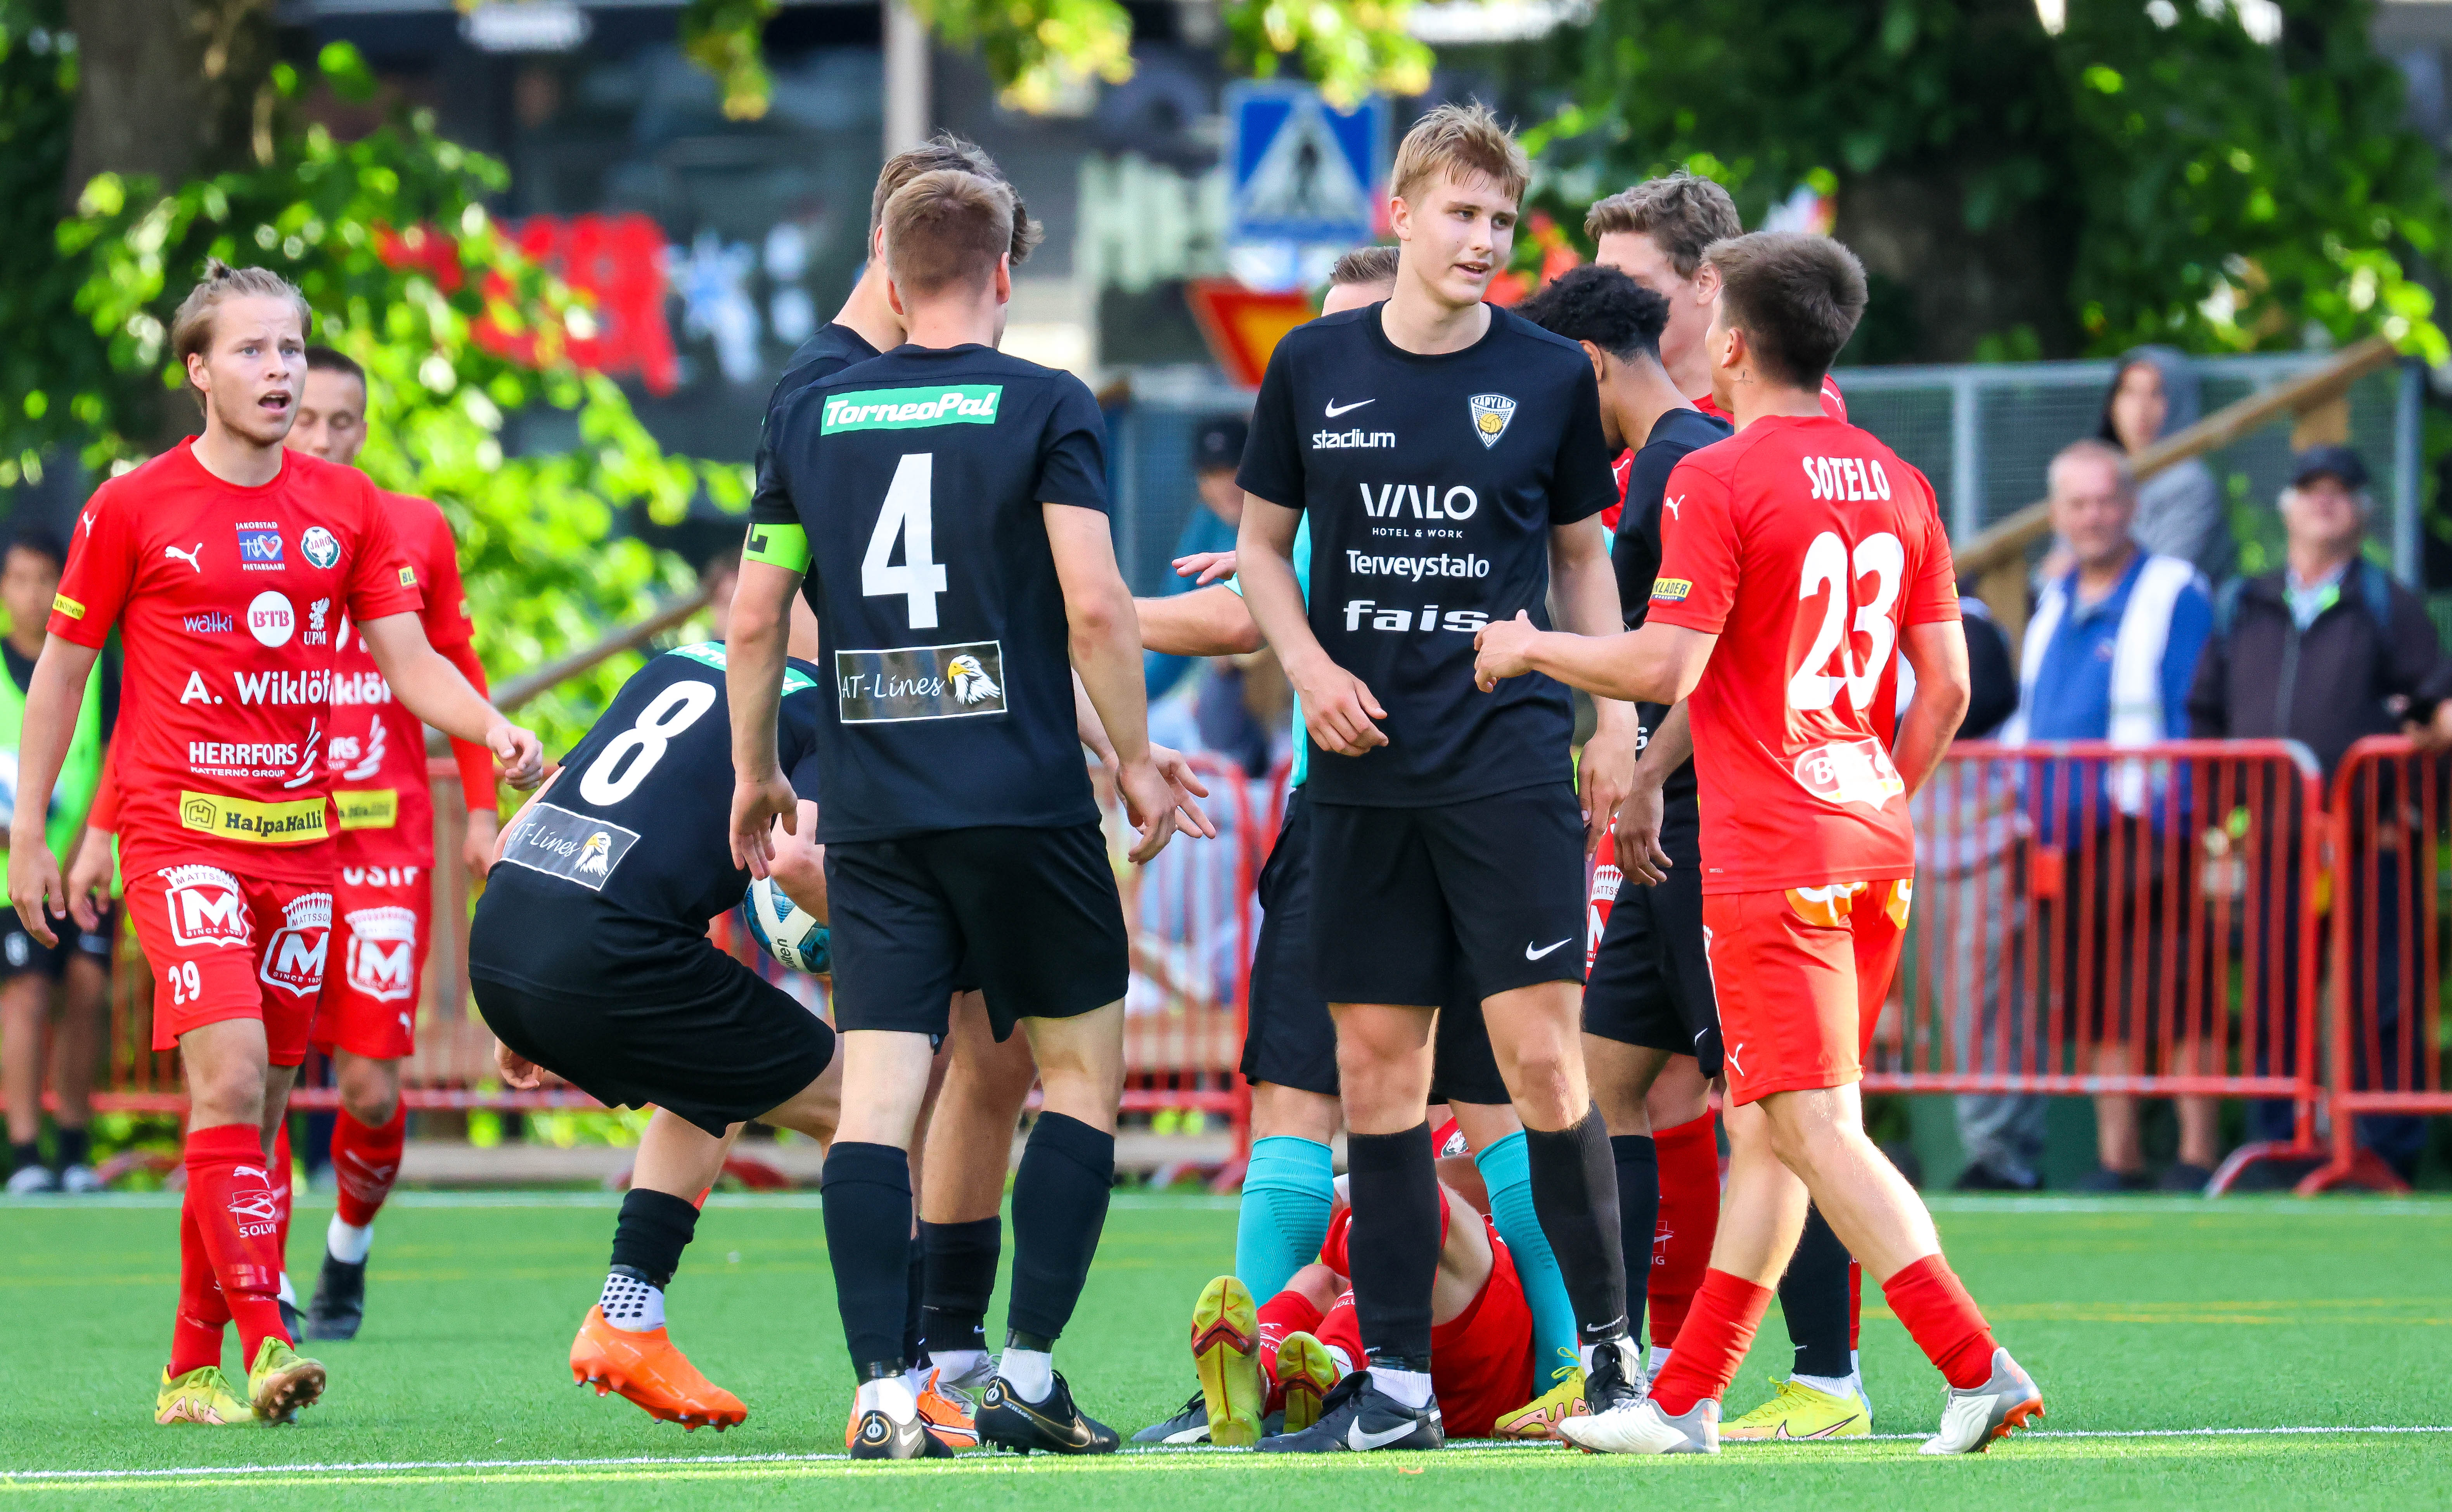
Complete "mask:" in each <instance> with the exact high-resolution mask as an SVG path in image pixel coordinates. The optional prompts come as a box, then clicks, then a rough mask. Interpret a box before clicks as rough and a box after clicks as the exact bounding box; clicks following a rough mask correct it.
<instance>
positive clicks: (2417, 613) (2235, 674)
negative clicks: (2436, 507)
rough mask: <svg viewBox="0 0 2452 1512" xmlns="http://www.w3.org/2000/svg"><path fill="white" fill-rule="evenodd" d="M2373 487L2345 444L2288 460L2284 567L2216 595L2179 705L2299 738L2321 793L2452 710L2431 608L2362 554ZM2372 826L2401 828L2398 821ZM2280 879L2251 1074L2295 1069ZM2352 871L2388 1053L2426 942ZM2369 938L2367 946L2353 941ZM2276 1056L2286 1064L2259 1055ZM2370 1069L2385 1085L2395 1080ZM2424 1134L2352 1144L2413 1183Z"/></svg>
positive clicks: (2386, 895) (2368, 974)
mask: <svg viewBox="0 0 2452 1512" xmlns="http://www.w3.org/2000/svg"><path fill="white" fill-rule="evenodd" d="M2367 481H2368V480H2367V469H2366V464H2365V463H2364V462H2363V461H2360V459H2359V454H2358V453H2357V452H2354V451H2352V450H2351V449H2350V448H2348V447H2347V446H2314V447H2310V448H2309V449H2307V450H2306V451H2304V452H2302V453H2300V454H2299V456H2298V458H2297V459H2296V461H2294V462H2293V463H2292V465H2291V470H2290V486H2289V487H2287V488H2285V489H2284V490H2283V492H2282V528H2283V531H2284V536H2285V538H2286V540H2287V547H2286V558H2285V562H2286V564H2285V565H2284V567H2283V569H2282V570H2281V571H2280V572H2275V573H2267V574H2265V575H2264V576H2263V577H2260V578H2243V579H2235V580H2233V581H2232V582H2230V583H2228V584H2225V587H2224V589H2223V593H2222V596H2221V598H2220V599H2219V600H2218V601H2217V606H2216V613H2215V624H2216V629H2215V634H2214V638H2213V640H2212V642H2211V643H2210V644H2209V645H2208V646H2207V647H2206V649H2205V659H2204V661H2203V663H2202V664H2201V665H2200V666H2199V667H2198V669H2197V679H2196V685H2195V687H2194V688H2193V689H2192V690H2191V691H2190V693H2189V695H2188V722H2189V726H2190V728H2191V729H2192V730H2193V731H2194V732H2195V733H2196V734H2197V735H2199V736H2205V737H2206V738H2211V739H2231V740H2248V739H2267V740H2271V739H2289V740H2297V741H2300V742H2301V743H2303V744H2304V745H2305V746H2306V747H2307V749H2308V750H2310V751H2312V752H2314V753H2315V756H2316V761H2317V763H2318V765H2320V766H2322V767H2323V771H2324V776H2325V777H2326V779H2327V781H2328V782H2329V779H2330V778H2331V777H2332V775H2333V772H2334V769H2335V768H2337V767H2338V766H2340V765H2341V761H2342V757H2343V754H2344V753H2346V752H2347V751H2348V750H2349V748H2350V745H2351V742H2353V741H2355V740H2357V739H2359V738H2360V737H2362V736H2370V735H2390V734H2395V733H2397V732H2399V731H2400V730H2401V729H2402V727H2403V721H2404V720H2405V719H2407V718H2408V717H2410V716H2412V715H2413V714H2425V713H2427V712H2429V711H2430V710H2432V711H2433V712H2434V713H2435V714H2436V715H2438V717H2440V718H2442V721H2443V722H2444V723H2446V724H2447V725H2452V715H2448V714H2446V711H2447V710H2452V704H2444V703H2443V702H2442V700H2443V699H2444V698H2445V697H2446V695H2452V666H2446V665H2444V664H2443V660H2442V648H2441V646H2440V645H2439V644H2438V642H2437V639H2436V635H2435V625H2434V621H2433V620H2431V619H2429V618H2428V617H2427V613H2426V605H2425V602H2424V601H2423V600H2422V599H2420V598H2419V597H2418V595H2416V594H2415V593H2412V592H2411V591H2410V590H2409V589H2407V588H2405V587H2403V586H2402V585H2401V584H2400V583H2398V582H2395V581H2393V579H2392V577H2391V575H2390V574H2388V573H2386V572H2385V571H2384V570H2383V568H2382V567H2379V566H2377V565H2376V564H2375V563H2373V562H2371V561H2367V560H2364V559H2363V557H2362V556H2361V554H2360V553H2361V549H2362V548H2363V545H2364V544H2365V542H2366V539H2367V520H2368V514H2369V508H2370V501H2369V498H2368V494H2367ZM2360 822H2368V821H2360ZM2372 822H2376V823H2379V824H2391V825H2394V826H2398V827H2403V828H2404V829H2405V827H2406V820H2405V819H2403V818H2400V817H2397V816H2395V817H2378V818H2375V819H2374V820H2373V821H2372ZM2419 838H2421V837H2420V836H2417V835H2407V834H2404V835H2403V840H2404V841H2405V842H2411V843H2414V842H2415V841H2416V840H2418V839H2419ZM2379 843H2380V844H2382V843H2383V840H2382V838H2381V837H2380V841H2379ZM2285 854H2288V853H2286V852H2285ZM2279 870H2280V871H2281V872H2282V873H2283V879H2282V881H2281V883H2280V885H2279V886H2273V885H2272V884H2270V883H2269V882H2267V883H2266V890H2267V892H2268V893H2275V894H2279V895H2278V897H2276V896H2270V895H2261V896H2260V898H2259V904H2260V907H2259V915H2260V921H2261V922H2264V923H2265V924H2266V927H2267V928H2269V929H2271V928H2278V929H2281V930H2282V933H2283V938H2284V942H2285V944H2284V953H2283V964H2282V968H2281V970H2279V971H2272V970H2266V971H2261V972H2249V973H2246V974H2248V975H2249V976H2250V977H2251V979H2252V983H2253V987H2252V991H2253V992H2254V996H2255V1001H2253V1002H2252V1003H2251V1004H2250V1005H2249V1011H2253V1012H2255V1013H2257V1014H2258V1015H2259V1016H2260V1023H2259V1031H2258V1034H2257V1045H2258V1048H2259V1053H2258V1055H2257V1056H2256V1060H2257V1061H2258V1065H2257V1066H2256V1068H2255V1070H2257V1072H2258V1073H2259V1074H2283V1075H2287V1074H2290V1073H2292V1072H2293V1071H2295V1070H2297V1065H2296V1059H2295V1057H2294V1056H2293V1055H2291V1054H2290V1053H2289V1051H2290V1048H2291V1047H2290V1045H2289V1042H2288V1040H2287V1039H2286V1038H2285V1037H2284V1028H2285V1027H2286V1026H2287V1025H2288V1024H2289V1023H2290V1022H2291V1019H2292V1016H2293V1015H2294V1014H2295V1012H2296V1011H2297V1008H2298V1003H2297V992H2296V991H2295V989H2296V984H2297V981H2298V971H2299V959H2298V951H2297V949H2296V946H2297V940H2298V937H2297V934H2296V933H2295V932H2294V931H2291V930H2290V929H2288V928H2286V927H2285V925H2286V921H2290V920H2294V919H2296V918H2297V917H2298V914H2299V909H2300V907H2301V906H2302V900H2301V899H2300V897H2299V895H2298V893H2299V889H2298V877H2297V874H2296V873H2295V872H2294V871H2293V870H2292V869H2291V868H2289V867H2286V866H2285V867H2282V868H2280V869H2279ZM2349 870H2350V873H2351V874H2350V877H2349V885H2348V887H2347V889H2346V891H2347V893H2348V897H2347V900H2346V901H2347V903H2348V906H2349V909H2350V919H2351V928H2352V930H2353V932H2354V933H2353V938H2356V939H2359V940H2360V941H2362V942H2365V941H2366V940H2368V939H2370V938H2371V939H2372V940H2373V942H2374V946H2375V950H2374V960H2373V962H2372V963H2371V964H2372V971H2370V970H2369V967H2370V962H2369V961H2367V960H2366V959H2364V958H2363V957H2364V955H2365V952H2364V950H2363V949H2362V951H2361V956H2362V958H2361V959H2357V960H2353V961H2352V962H2351V963H2350V964H2351V986H2350V1002H2351V1004H2352V1005H2353V1006H2354V1007H2355V1009H2356V1010H2357V1011H2359V1012H2360V1013H2361V1014H2362V1015H2368V1014H2372V1015H2377V1016H2378V1017H2380V1018H2381V1019H2382V1020H2383V1028H2384V1030H2385V1038H2386V1041H2387V1043H2389V1042H2390V1038H2391V1029H2392V1027H2393V1023H2394V1020H2395V1019H2396V1018H2397V1016H2398V1012H2399V1008H2400V999H2401V996H2402V982H2403V977H2402V974H2401V973H2402V972H2404V971H2406V972H2419V971H2420V970H2421V961H2420V959H2419V954H2420V952H2421V951H2422V947H2423V944H2424V941H2423V939H2422V937H2421V935H2422V932H2417V931H2409V932H2404V930H2403V924H2402V910H2403V901H2402V899H2401V897H2400V881H2401V869H2400V868H2399V867H2395V866H2380V867H2372V868H2367V867H2358V868H2351V869H2349ZM2277 902H2278V903H2279V905H2280V906H2279V908H2278V909H2277V908H2276V907H2275V906H2274V905H2275V904H2276V903H2277ZM2370 928H2371V929H2372V930H2373V931H2374V933H2373V934H2372V935H2369V934H2366V933H2360V932H2363V931H2365V930H2368V929H2370ZM2322 937H2323V936H2322V934H2321V933H2320V935H2319V938H2320V939H2321V938H2322ZM2319 952H2320V955H2321V953H2322V947H2321V946H2320V947H2319ZM2419 979H2420V980H2422V979H2423V978H2419ZM2277 1009H2279V1010H2280V1011H2279V1012H2277V1011H2276V1010H2277ZM2358 1022H2359V1023H2360V1024H2361V1025H2362V1026H2363V1024H2364V1023H2365V1022H2367V1019H2366V1018H2364V1017H2362V1018H2361V1019H2360V1020H2358ZM2276 1044H2279V1045H2280V1046H2281V1048H2282V1053H2281V1054H2280V1055H2279V1056H2275V1055H2271V1054H2269V1053H2266V1052H2265V1051H2266V1048H2267V1047H2271V1046H2274V1045H2276ZM2276 1059H2278V1060H2280V1061H2281V1062H2282V1063H2283V1064H2282V1065H2281V1066H2280V1067H2279V1068H2276V1067H2274V1066H2273V1064H2272V1063H2273V1061H2274V1060H2276ZM2379 1070H2382V1071H2383V1073H2384V1074H2385V1075H2387V1076H2390V1075H2392V1074H2394V1070H2395V1069H2394V1068H2391V1067H2383V1068H2379ZM2291 1119H2292V1113H2291V1105H2290V1104H2289V1103H2287V1102H2285V1101H2281V1100H2272V1101H2260V1102H2257V1103H2254V1104H2251V1105H2250V1107H2249V1109H2248V1128H2249V1131H2250V1133H2251V1135H2252V1136H2253V1137H2256V1138H2261V1139H2287V1138H2289V1137H2290V1133H2291ZM2425 1127H2426V1126H2425V1120H2424V1119H2422V1118H2419V1117H2415V1116H2402V1115H2389V1116H2386V1115H2377V1116H2369V1117H2363V1118H2361V1119H2360V1120H2359V1137H2360V1139H2361V1140H2362V1141H2363V1143H2364V1144H2365V1145H2366V1146H2367V1147H2368V1148H2369V1149H2373V1150H2374V1151H2375V1152H2376V1153H2377V1154H2379V1155H2381V1156H2383V1158H2384V1159H2385V1160H2386V1161H2387V1162H2389V1163H2390V1164H2391V1165H2392V1166H2393V1167H2394V1168H2396V1169H2398V1170H2399V1171H2400V1172H2401V1173H2402V1175H2403V1177H2406V1176H2408V1175H2409V1174H2410V1172H2411V1170H2412V1169H2414V1168H2415V1167H2416V1165H2417V1162H2418V1156H2419V1152H2420V1147H2421V1145H2422V1143H2423V1141H2424V1138H2425Z"/></svg>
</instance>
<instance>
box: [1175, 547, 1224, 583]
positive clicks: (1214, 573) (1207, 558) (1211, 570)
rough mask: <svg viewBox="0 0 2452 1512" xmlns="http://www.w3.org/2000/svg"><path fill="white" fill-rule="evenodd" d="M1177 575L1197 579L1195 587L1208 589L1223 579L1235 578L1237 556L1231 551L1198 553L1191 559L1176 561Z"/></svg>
mask: <svg viewBox="0 0 2452 1512" xmlns="http://www.w3.org/2000/svg"><path fill="white" fill-rule="evenodd" d="M1175 575H1176V576H1177V577H1178V578H1191V579H1196V581H1195V582H1194V583H1193V586H1194V587H1196V588H1206V587H1208V586H1209V585H1210V584H1211V583H1213V582H1216V581H1217V580H1218V579H1221V578H1232V577H1233V576H1235V554H1234V553H1233V552H1231V551H1196V552H1194V553H1193V554H1192V555H1191V556H1189V557H1177V558H1176V559H1175Z"/></svg>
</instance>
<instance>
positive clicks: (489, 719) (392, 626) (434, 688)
mask: <svg viewBox="0 0 2452 1512" xmlns="http://www.w3.org/2000/svg"><path fill="white" fill-rule="evenodd" d="M358 635H359V637H360V638H362V639H364V640H365V641H366V652H367V654H368V655H370V656H372V657H373V658H375V667H376V669H377V670H379V671H380V672H382V673H383V675H384V680H385V681H386V682H388V683H390V684H391V691H392V694H393V696H394V697H398V698H399V699H400V701H401V703H402V704H403V705H404V706H405V708H406V709H407V710H408V712H409V713H411V714H413V715H415V716H417V717H419V718H420V719H423V720H425V722H426V723H427V724H430V725H432V726H434V728H436V729H437V730H440V731H442V732H443V733H444V734H445V735H447V736H451V737H452V738H453V739H455V740H466V741H469V742H470V743H472V744H476V745H482V746H484V748H485V749H487V750H488V751H491V752H493V753H494V759H496V760H497V761H500V762H501V763H502V764H503V776H504V778H506V779H507V780H508V781H509V782H510V784H511V786H513V787H515V788H519V789H522V790H525V789H528V788H532V787H534V786H536V785H537V783H538V782H540V781H542V780H543V779H544V746H543V745H542V744H540V743H539V742H538V740H537V737H536V736H535V735H533V734H531V733H530V732H528V731H526V730H523V729H521V728H520V727H519V726H518V725H515V724H513V723H511V721H510V720H508V719H505V718H504V717H503V713H502V711H501V710H499V709H497V708H495V707H494V706H493V705H492V704H490V703H487V702H486V701H485V697H484V695H483V694H481V693H479V692H478V691H477V690H476V689H474V688H472V687H470V686H469V685H468V679H467V678H466V677H463V676H461V674H460V669H459V668H458V667H455V666H453V665H452V664H451V663H450V662H449V661H447V660H445V659H444V658H443V655H442V654H441V653H440V652H438V651H436V650H435V649H434V648H433V647H432V646H431V645H428V644H427V643H426V639H425V626H424V625H422V624H420V623H419V622H418V619H417V616H415V615H413V614H409V613H407V612H405V611H404V612H402V613H400V614H396V615H381V616H378V617H377V618H375V619H367V620H364V621H362V622H360V624H359V625H358Z"/></svg>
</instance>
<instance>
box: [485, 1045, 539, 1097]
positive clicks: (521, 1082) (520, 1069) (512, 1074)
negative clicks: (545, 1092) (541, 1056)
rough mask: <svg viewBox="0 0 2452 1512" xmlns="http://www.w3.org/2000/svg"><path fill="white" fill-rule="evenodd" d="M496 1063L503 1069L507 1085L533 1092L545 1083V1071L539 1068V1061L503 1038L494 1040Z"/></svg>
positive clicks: (497, 1066) (505, 1084)
mask: <svg viewBox="0 0 2452 1512" xmlns="http://www.w3.org/2000/svg"><path fill="white" fill-rule="evenodd" d="M494 1065H495V1067H496V1068H497V1069H498V1070H501V1071H502V1073H503V1085H504V1086H505V1087H510V1088H515V1089H517V1090H520V1091H524V1092H532V1091H535V1090H537V1089H538V1088H540V1087H543V1086H544V1072H542V1071H540V1070H538V1069H537V1063H536V1062H534V1061H532V1060H530V1059H528V1058H527V1057H526V1056H524V1055H523V1054H521V1053H520V1052H519V1051H515V1050H513V1049H511V1048H510V1047H509V1046H508V1045H505V1044H504V1043H503V1042H502V1041H501V1040H496V1041H494Z"/></svg>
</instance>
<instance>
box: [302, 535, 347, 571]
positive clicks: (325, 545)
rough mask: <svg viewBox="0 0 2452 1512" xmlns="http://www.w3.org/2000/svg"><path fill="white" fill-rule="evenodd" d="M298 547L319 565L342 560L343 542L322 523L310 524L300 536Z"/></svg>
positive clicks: (308, 558)
mask: <svg viewBox="0 0 2452 1512" xmlns="http://www.w3.org/2000/svg"><path fill="white" fill-rule="evenodd" d="M298 549H299V551H300V552H301V553H303V554H304V555H305V556H306V558H307V560H308V561H310V562H312V563H313V564H315V565H316V566H318V567H329V566H330V565H332V563H334V562H336V561H338V560H341V543H340V541H338V540H335V539H333V536H332V533H331V532H330V531H328V530H326V529H325V528H324V527H323V526H321V525H309V526H307V533H306V534H305V535H303V536H301V537H299V538H298Z"/></svg>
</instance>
